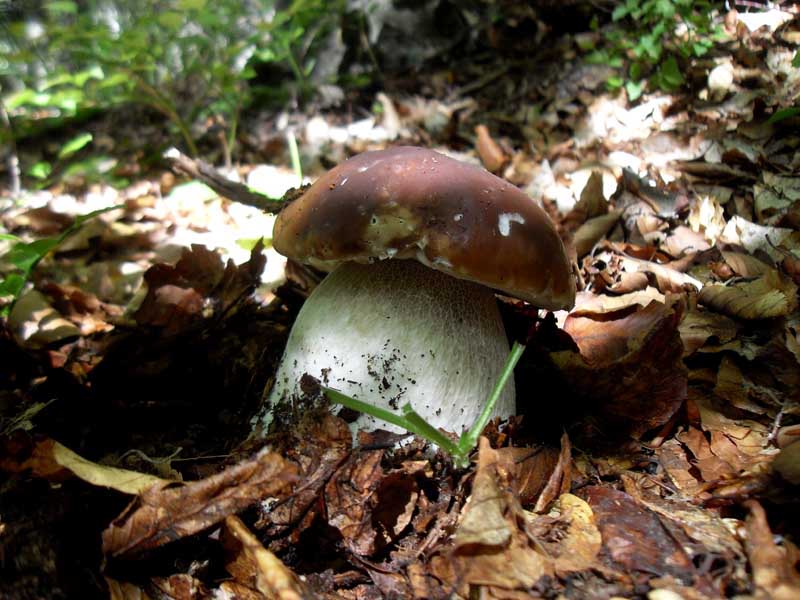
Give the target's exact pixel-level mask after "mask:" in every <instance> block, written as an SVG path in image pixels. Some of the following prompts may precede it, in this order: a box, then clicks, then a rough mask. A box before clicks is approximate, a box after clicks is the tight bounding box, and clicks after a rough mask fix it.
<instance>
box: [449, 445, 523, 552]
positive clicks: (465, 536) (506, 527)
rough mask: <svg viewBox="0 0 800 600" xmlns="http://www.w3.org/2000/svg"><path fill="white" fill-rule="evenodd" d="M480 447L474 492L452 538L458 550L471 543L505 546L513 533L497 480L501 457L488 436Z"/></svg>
mask: <svg viewBox="0 0 800 600" xmlns="http://www.w3.org/2000/svg"><path fill="white" fill-rule="evenodd" d="M479 448H480V449H479V452H478V466H477V469H476V470H475V479H474V480H473V482H472V494H470V497H469V500H467V504H466V506H465V507H464V512H463V514H462V516H461V522H460V523H459V526H458V530H457V531H456V535H455V537H454V539H453V546H454V547H455V549H456V550H458V549H459V548H461V547H462V546H470V545H481V546H504V545H506V544H508V542H509V540H510V539H511V536H512V533H513V524H511V523H509V522H508V521H507V520H506V518H505V513H506V509H507V502H506V500H505V498H504V496H503V494H502V493H501V491H500V487H499V486H498V484H497V472H496V466H497V462H498V461H499V460H500V457H499V456H498V455H497V452H496V451H495V450H492V448H491V447H490V446H489V440H487V439H486V438H485V437H482V438H481V439H480V446H479Z"/></svg>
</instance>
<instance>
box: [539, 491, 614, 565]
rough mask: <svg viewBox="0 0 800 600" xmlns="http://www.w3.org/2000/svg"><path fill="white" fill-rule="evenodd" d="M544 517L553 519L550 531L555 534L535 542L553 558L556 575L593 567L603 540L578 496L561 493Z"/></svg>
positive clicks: (589, 509)
mask: <svg viewBox="0 0 800 600" xmlns="http://www.w3.org/2000/svg"><path fill="white" fill-rule="evenodd" d="M547 516H548V517H550V518H553V519H556V522H555V523H552V524H551V525H550V528H551V530H553V531H558V532H559V535H558V537H557V539H556V540H555V541H552V540H551V541H550V542H549V543H548V542H546V541H544V540H542V539H539V540H538V541H539V543H540V544H544V545H545V547H546V548H547V551H548V554H550V556H552V557H553V558H554V559H555V569H556V572H558V573H559V574H560V575H564V574H567V573H570V572H574V571H583V570H586V569H591V568H593V567H596V566H597V565H598V561H597V555H598V554H599V552H600V550H601V549H602V546H603V538H602V536H601V535H600V531H599V530H598V528H597V524H596V522H595V518H594V513H593V512H592V507H591V506H589V504H588V503H587V502H586V501H585V500H583V499H582V498H579V497H578V496H573V495H572V494H563V495H561V496H560V497H559V498H558V499H557V500H556V501H555V503H554V504H553V507H552V508H551V509H550V512H549V513H548V515H547Z"/></svg>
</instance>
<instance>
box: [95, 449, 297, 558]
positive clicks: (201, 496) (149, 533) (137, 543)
mask: <svg viewBox="0 0 800 600" xmlns="http://www.w3.org/2000/svg"><path fill="white" fill-rule="evenodd" d="M296 480H297V468H296V467H295V466H294V465H292V464H291V463H288V462H287V461H286V460H284V459H283V458H282V457H281V456H279V455H277V454H275V453H274V452H271V451H269V449H266V448H265V449H264V450H261V451H260V452H258V453H257V454H256V455H255V456H253V457H252V458H250V459H247V460H245V461H243V462H240V463H239V464H237V465H234V466H232V467H229V468H227V469H225V470H224V471H222V472H221V473H218V474H216V475H212V476H210V477H207V478H205V479H201V480H199V481H193V482H191V483H186V484H182V485H174V484H172V485H161V486H155V487H152V488H150V489H148V490H146V491H145V492H143V493H142V494H141V495H140V496H139V497H138V498H136V499H135V500H134V501H133V502H132V503H131V504H130V505H129V506H128V507H127V508H126V509H125V511H123V513H122V514H121V515H120V516H119V517H117V518H116V519H115V520H114V521H113V522H112V523H111V524H110V525H109V526H108V528H106V530H105V531H104V532H103V552H104V553H105V554H106V555H108V556H121V555H125V554H127V555H131V554H136V553H139V552H143V551H145V550H150V549H153V548H157V547H159V546H162V545H164V544H167V543H169V542H173V541H175V540H178V539H180V538H183V537H186V536H188V535H192V534H194V533H197V532H199V531H202V530H203V529H206V528H207V527H210V526H212V525H215V524H216V523H219V522H220V521H222V520H223V519H224V518H225V517H226V516H228V515H232V514H235V513H237V512H239V511H240V510H243V509H244V508H247V507H248V506H250V505H251V504H253V503H255V502H258V501H259V500H264V499H266V498H269V497H271V496H276V495H282V494H285V493H286V492H287V490H288V489H289V488H290V486H291V485H292V484H293V483H294V482H295V481H296Z"/></svg>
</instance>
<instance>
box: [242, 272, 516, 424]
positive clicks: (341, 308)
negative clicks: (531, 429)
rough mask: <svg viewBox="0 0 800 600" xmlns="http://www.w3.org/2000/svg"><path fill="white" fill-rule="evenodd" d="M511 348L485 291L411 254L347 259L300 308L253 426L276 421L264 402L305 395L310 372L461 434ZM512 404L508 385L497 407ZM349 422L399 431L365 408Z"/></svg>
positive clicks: (510, 408) (508, 410) (506, 411)
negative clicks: (355, 260) (304, 382)
mask: <svg viewBox="0 0 800 600" xmlns="http://www.w3.org/2000/svg"><path fill="white" fill-rule="evenodd" d="M508 349H509V345H508V340H507V338H506V334H505V331H504V329H503V324H502V320H501V317H500V312H499V310H498V307H497V300H496V298H495V296H494V293H493V292H492V290H490V289H489V288H487V287H485V286H481V285H478V284H475V283H472V282H468V281H464V280H460V279H456V278H454V277H450V276H449V275H446V274H443V273H440V272H438V271H435V270H433V269H429V268H427V267H425V266H424V265H421V264H419V263H417V262H416V261H413V260H387V261H379V262H376V263H373V264H358V263H345V264H343V265H341V266H340V267H338V268H337V269H336V270H335V271H333V272H332V273H331V274H330V275H328V276H327V277H326V279H325V280H323V282H322V283H321V284H320V286H319V287H318V288H317V289H316V290H315V291H314V292H313V293H312V295H311V296H310V297H309V299H308V300H307V301H306V303H305V304H304V305H303V308H302V309H301V311H300V313H299V315H298V317H297V320H296V321H295V324H294V326H293V328H292V332H291V334H290V337H289V340H288V342H287V347H286V350H285V352H284V355H283V359H282V361H281V365H280V367H279V368H278V372H277V374H276V377H275V385H274V387H273V389H272V391H271V393H270V396H269V403H268V405H267V409H265V411H263V412H262V414H260V415H259V416H258V420H257V423H258V424H260V425H262V426H266V425H268V424H269V423H270V422H271V421H272V412H271V411H269V407H272V408H273V409H274V408H275V407H280V405H281V404H285V403H287V402H290V401H292V400H295V401H300V402H302V399H303V396H304V394H303V391H302V390H301V388H300V384H299V382H300V380H301V378H302V377H303V375H304V374H308V375H311V376H313V377H315V378H318V379H319V380H320V381H321V382H322V383H323V384H325V385H327V386H329V387H332V388H334V389H337V390H339V391H341V392H343V393H345V394H347V395H349V396H352V397H354V398H356V399H359V400H362V401H365V402H369V403H372V404H375V405H378V406H380V407H382V408H386V409H388V410H397V409H398V408H400V406H401V405H404V404H406V403H410V404H411V405H412V406H413V408H414V409H415V410H416V411H417V412H418V413H419V414H420V415H421V416H422V417H423V418H424V419H426V420H428V421H429V422H430V423H431V424H432V425H433V426H435V427H441V428H443V429H446V430H448V431H453V432H456V433H460V432H461V431H462V429H464V428H466V427H469V426H470V425H471V424H472V423H473V422H474V420H475V418H476V417H477V416H478V414H479V413H480V411H481V409H482V408H483V403H484V401H485V399H486V398H487V396H488V395H489V393H490V391H491V389H492V387H493V385H494V383H495V381H496V380H497V378H498V376H499V374H500V372H501V371H502V368H503V364H504V362H505V359H506V357H507V355H508ZM514 411H515V393H514V387H513V385H509V386H507V388H506V390H505V391H504V393H503V395H502V397H501V398H500V400H499V402H498V404H497V407H496V409H495V414H496V415H500V416H504V417H505V416H509V415H511V414H513V413H514ZM351 427H352V428H353V429H354V430H356V429H377V428H382V429H388V430H391V431H398V428H397V427H395V426H393V425H390V424H388V423H385V422H383V421H380V420H378V419H375V418H374V417H371V416H368V415H360V416H359V417H358V418H357V419H356V420H355V421H354V422H353V423H352V425H351ZM265 430H266V427H265Z"/></svg>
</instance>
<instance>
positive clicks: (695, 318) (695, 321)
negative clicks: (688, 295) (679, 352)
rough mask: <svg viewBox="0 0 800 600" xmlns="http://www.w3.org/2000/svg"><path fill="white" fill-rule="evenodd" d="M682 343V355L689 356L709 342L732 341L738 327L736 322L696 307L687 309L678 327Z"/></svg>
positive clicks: (722, 342)
mask: <svg viewBox="0 0 800 600" xmlns="http://www.w3.org/2000/svg"><path fill="white" fill-rule="evenodd" d="M678 329H679V331H680V334H681V340H682V341H683V347H684V350H683V355H684V356H690V355H692V354H694V353H695V352H697V350H699V349H700V348H702V347H703V346H704V345H705V344H706V342H708V341H709V340H711V341H713V342H716V343H717V344H725V343H727V342H730V341H731V340H732V339H734V338H735V337H736V335H737V333H738V330H739V327H738V326H737V324H736V321H734V320H733V319H730V318H729V317H726V316H725V315H721V314H719V313H715V312H713V311H710V310H704V309H702V308H699V307H697V306H693V307H692V308H690V309H689V311H688V312H687V313H686V315H685V316H684V317H683V320H682V321H681V324H680V325H679V327H678Z"/></svg>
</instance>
